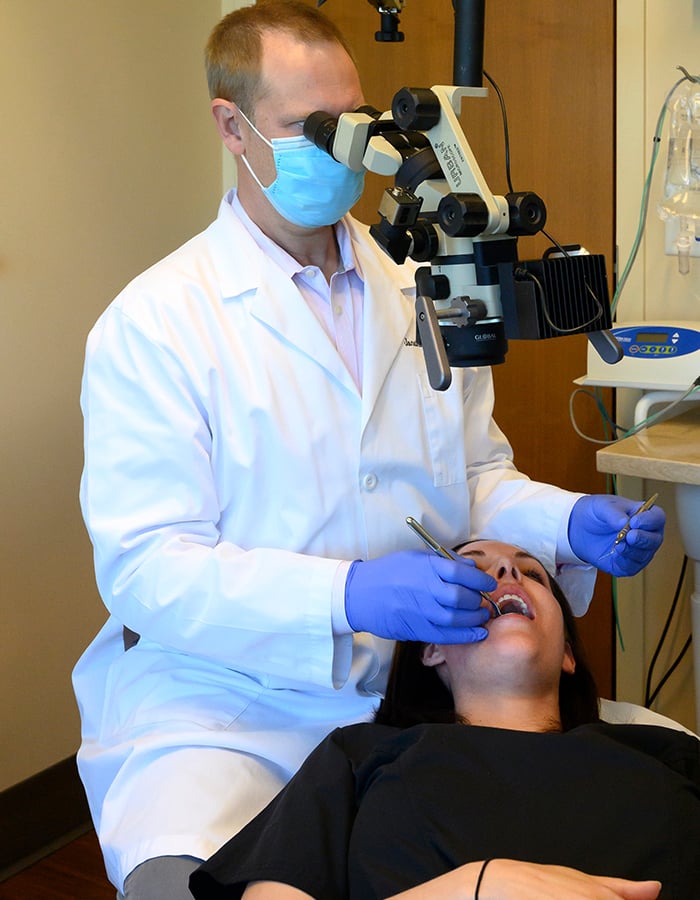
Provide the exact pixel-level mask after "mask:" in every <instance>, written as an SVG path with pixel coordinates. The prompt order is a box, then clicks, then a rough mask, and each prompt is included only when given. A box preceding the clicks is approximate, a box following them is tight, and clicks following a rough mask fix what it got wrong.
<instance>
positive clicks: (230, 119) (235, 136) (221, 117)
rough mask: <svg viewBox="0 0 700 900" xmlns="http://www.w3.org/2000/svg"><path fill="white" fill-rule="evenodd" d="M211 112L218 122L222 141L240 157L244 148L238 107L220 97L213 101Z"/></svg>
mask: <svg viewBox="0 0 700 900" xmlns="http://www.w3.org/2000/svg"><path fill="white" fill-rule="evenodd" d="M211 112H212V115H213V116H214V121H215V122H216V127H217V129H218V131H219V135H220V137H221V140H222V141H223V142H224V144H225V145H226V147H227V148H228V149H229V150H230V151H231V153H235V154H236V155H237V156H239V155H240V154H241V153H243V150H244V146H243V140H242V138H241V131H240V125H239V117H238V107H237V106H236V105H235V104H234V103H231V102H230V101H229V100H222V99H221V98H220V97H216V98H214V100H212V101H211Z"/></svg>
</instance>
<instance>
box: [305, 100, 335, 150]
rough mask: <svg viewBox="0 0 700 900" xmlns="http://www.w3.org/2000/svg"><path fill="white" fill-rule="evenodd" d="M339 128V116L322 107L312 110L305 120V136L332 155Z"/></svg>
mask: <svg viewBox="0 0 700 900" xmlns="http://www.w3.org/2000/svg"><path fill="white" fill-rule="evenodd" d="M337 128H338V120H337V118H336V117H335V116H332V115H331V114H330V113H327V112H324V111H323V110H322V109H321V110H318V112H312V113H311V115H310V116H308V117H307V118H306V120H305V121H304V137H305V138H306V139H307V140H309V141H311V143H312V144H316V146H317V147H318V148H319V150H325V151H326V153H328V154H329V155H330V156H332V155H333V140H334V138H335V132H336V130H337Z"/></svg>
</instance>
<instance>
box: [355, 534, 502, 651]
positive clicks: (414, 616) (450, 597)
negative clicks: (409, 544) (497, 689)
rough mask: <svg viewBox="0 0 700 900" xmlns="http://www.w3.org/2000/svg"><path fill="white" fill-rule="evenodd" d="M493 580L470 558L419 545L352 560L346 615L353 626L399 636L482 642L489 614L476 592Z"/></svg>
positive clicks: (442, 641)
mask: <svg viewBox="0 0 700 900" xmlns="http://www.w3.org/2000/svg"><path fill="white" fill-rule="evenodd" d="M495 588H496V581H495V579H493V578H492V577H491V576H490V575H487V574H486V572H482V571H481V570H480V569H477V568H476V566H475V565H474V562H473V560H465V559H444V558H443V557H442V556H437V555H436V554H433V553H426V552H423V551H421V550H406V551H400V552H398V553H390V554H389V555H387V556H380V557H378V558H377V559H371V560H367V561H365V562H363V561H362V560H355V562H353V563H352V564H351V566H350V569H349V571H348V576H347V580H346V582H345V615H346V616H347V620H348V622H349V624H350V627H351V628H352V630H353V631H368V632H370V633H371V634H376V635H377V637H383V638H390V639H393V640H398V641H428V642H430V641H435V642H436V643H439V644H469V643H472V642H474V641H483V639H484V638H485V637H486V635H487V634H488V631H487V630H486V629H485V628H483V627H481V626H483V624H484V622H486V621H487V620H488V619H489V618H490V615H491V614H490V612H489V610H487V609H485V608H484V607H482V606H481V595H480V594H479V591H493V590H495Z"/></svg>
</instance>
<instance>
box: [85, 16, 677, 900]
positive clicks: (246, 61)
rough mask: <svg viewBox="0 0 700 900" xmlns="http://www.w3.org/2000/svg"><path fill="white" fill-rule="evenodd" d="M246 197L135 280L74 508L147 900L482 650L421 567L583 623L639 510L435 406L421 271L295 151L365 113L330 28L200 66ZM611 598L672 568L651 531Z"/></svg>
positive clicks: (94, 340)
mask: <svg viewBox="0 0 700 900" xmlns="http://www.w3.org/2000/svg"><path fill="white" fill-rule="evenodd" d="M206 64H207V75H208V80H209V88H210V94H211V98H212V100H211V106H212V112H213V116H214V119H215V122H216V126H217V128H218V130H219V134H220V135H221V138H222V140H223V142H224V144H225V146H226V147H227V149H228V150H229V151H230V152H231V153H232V154H233V155H234V156H235V157H236V159H237V160H238V161H239V163H240V164H239V166H238V188H237V189H236V190H233V191H230V192H229V193H228V194H227V195H226V196H225V197H224V199H223V201H222V203H221V206H220V209H219V213H218V217H217V219H216V220H215V221H214V222H213V223H212V224H211V225H210V226H209V228H208V229H207V230H206V231H204V232H203V233H202V234H199V235H197V236H196V237H194V238H192V239H191V240H190V241H189V242H188V243H186V244H185V245H184V246H183V247H181V248H180V249H178V250H176V251H175V252H174V253H172V254H171V255H170V256H168V257H167V258H166V259H164V260H162V261H161V262H159V263H157V264H156V265H155V266H153V267H152V268H150V269H149V270H148V271H147V272H145V273H143V274H142V275H140V276H139V277H137V278H136V279H135V280H134V281H133V282H132V283H131V284H129V285H128V286H127V287H126V288H125V289H124V290H123V291H122V293H121V294H120V295H119V296H118V297H117V298H116V299H115V300H114V301H113V302H112V304H111V305H110V306H109V307H108V308H107V310H106V311H105V312H104V313H103V315H102V316H101V317H100V319H99V320H98V322H97V324H96V325H95V327H94V328H93V330H92V332H91V334H90V336H89V339H88V344H87V351H86V361H85V371H84V379H83V388H82V397H81V402H82V409H83V413H84V419H85V467H84V473H83V478H82V483H81V504H82V510H83V514H84V518H85V522H86V525H87V528H88V531H89V534H90V538H91V540H92V542H93V545H94V558H95V570H96V576H97V582H98V586H99V589H100V593H101V596H102V599H103V602H104V603H105V605H106V607H107V609H108V611H109V613H110V615H109V619H108V620H107V622H106V624H105V626H104V627H103V628H102V630H101V631H100V633H99V634H98V635H97V636H96V638H95V639H94V641H93V642H92V644H91V645H90V646H89V647H88V649H87V650H86V651H85V653H84V655H83V656H82V658H81V659H80V661H79V662H78V664H77V666H76V669H75V672H74V686H75V692H76V696H77V700H78V704H79V707H80V712H81V719H82V744H81V748H80V751H79V755H78V764H79V769H80V773H81V777H82V779H83V781H84V784H85V787H86V791H87V795H88V799H89V802H90V807H91V812H92V815H93V818H94V822H95V827H96V830H97V833H98V835H99V838H100V842H101V846H102V850H103V853H104V858H105V863H106V867H107V871H108V874H109V877H110V879H111V880H112V882H113V883H114V884H115V886H116V887H117V888H118V890H119V891H120V892H121V893H122V894H123V896H125V897H126V898H127V900H160V898H167V900H182V898H188V897H189V896H190V895H189V892H188V888H187V879H188V876H189V873H190V871H191V870H192V869H193V868H194V867H195V866H196V865H197V863H198V861H199V860H202V859H205V858H207V857H209V856H210V855H211V854H212V853H213V852H214V851H215V850H216V849H218V847H219V846H221V844H223V842H224V841H225V840H227V839H228V838H229V837H230V836H231V834H232V833H235V832H236V831H238V830H239V829H240V828H242V827H243V826H244V825H245V824H246V823H247V822H248V821H249V820H250V819H251V818H252V817H253V816H254V815H255V814H256V813H257V812H258V811H259V810H260V809H261V808H262V807H263V806H264V805H265V804H266V803H267V802H268V801H269V800H270V798H271V797H272V796H273V795H274V794H275V793H277V792H278V791H279V789H280V788H281V787H282V786H283V785H284V784H285V783H286V782H287V781H288V780H289V778H290V777H291V776H292V775H293V774H294V772H295V771H296V770H297V769H298V768H299V766H300V765H301V763H302V761H303V760H304V759H305V757H306V756H307V754H308V753H309V751H310V750H311V749H312V748H313V747H314V746H315V745H316V744H317V743H318V742H319V741H320V740H321V739H322V738H323V737H324V736H325V735H326V734H327V733H328V732H330V731H331V730H332V729H333V728H335V727H336V726H339V725H345V724H349V723H353V722H358V721H362V720H364V719H366V718H368V717H369V716H370V715H371V712H372V710H373V708H374V706H375V705H376V701H377V697H379V696H381V694H382V691H383V688H384V683H385V677H386V671H387V668H388V665H389V662H390V658H391V651H392V646H393V643H392V642H393V640H394V639H406V638H412V639H418V640H423V641H435V642H441V643H460V642H462V643H464V642H469V641H476V640H481V639H483V638H484V637H485V636H486V634H487V632H486V630H485V629H484V628H483V627H482V626H483V624H484V619H485V618H486V617H487V615H488V614H487V613H486V611H485V610H483V609H481V607H480V602H481V597H480V594H479V591H481V590H489V589H490V588H491V587H493V582H492V579H491V578H490V576H489V575H487V574H485V573H483V572H481V571H479V570H478V569H477V568H476V567H475V566H473V565H471V564H469V563H468V562H466V561H462V560H457V561H455V560H444V559H440V558H438V557H436V556H434V555H432V554H429V553H425V552H423V551H421V550H419V549H417V546H416V542H415V540H414V539H413V538H412V537H411V535H410V532H409V531H408V529H407V528H406V526H405V517H406V515H412V516H414V517H416V518H418V519H420V520H422V521H424V522H425V523H426V525H427V526H428V527H429V529H430V530H431V531H432V532H433V533H435V534H436V535H438V537H439V538H440V539H441V540H442V541H443V543H445V544H447V545H450V544H455V543H457V542H458V541H460V540H464V539H466V538H467V537H469V536H470V535H471V534H475V533H481V534H485V533H488V534H489V535H491V536H492V537H494V539H498V538H499V537H502V538H507V539H508V540H509V541H514V542H516V543H519V544H522V545H527V546H528V547H529V548H531V550H532V552H533V553H535V554H536V555H537V556H538V557H539V558H540V559H542V560H543V561H544V562H545V563H547V564H549V565H550V566H551V567H552V568H553V569H554V568H556V569H558V571H559V574H560V578H561V579H562V581H564V582H565V583H566V585H567V590H568V592H569V595H570V597H571V599H572V601H573V604H574V607H575V610H576V611H577V612H578V613H579V614H580V613H583V612H584V611H585V609H586V607H587V604H588V601H589V599H590V595H591V591H592V586H593V582H594V579H595V567H596V566H597V565H598V564H599V562H600V557H601V556H604V554H605V553H606V552H607V550H608V549H609V547H610V545H611V544H612V542H613V540H614V537H615V535H616V533H617V532H618V531H619V530H620V528H621V527H622V525H623V524H624V523H625V522H626V520H627V515H628V513H630V512H631V511H632V510H633V509H634V506H635V505H634V504H633V503H631V502H630V501H626V500H623V499H621V498H614V497H602V496H600V497H586V496H584V497H582V496H581V495H580V494H574V493H570V492H566V491H562V490H559V489H557V488H554V487H551V486H548V485H544V484H538V483H535V482H532V481H530V480H528V479H527V477H526V476H524V475H522V474H521V473H519V472H518V471H517V470H516V469H515V466H514V464H513V460H512V452H511V448H510V446H509V444H508V442H507V440H506V439H505V437H504V435H503V434H502V432H501V431H500V430H499V429H498V427H497V425H496V424H495V422H494V421H493V419H492V417H491V414H492V407H493V387H492V379H491V373H490V371H489V369H487V368H480V369H460V370H456V371H455V373H454V378H453V383H452V385H451V387H450V389H449V390H447V391H445V392H435V391H433V390H432V389H431V388H430V386H429V384H428V380H427V376H426V373H425V370H424V361H423V357H422V353H421V350H420V348H417V347H415V346H414V345H413V340H412V339H413V336H414V333H415V317H414V305H413V302H414V268H413V266H412V264H406V265H404V266H396V265H395V264H394V263H393V262H392V261H391V260H390V259H389V258H388V257H386V256H385V255H384V254H383V253H382V252H381V251H380V250H379V249H378V248H377V247H376V246H375V245H374V242H373V241H372V239H371V238H370V237H369V234H368V230H367V228H366V227H365V226H363V225H361V224H360V223H358V222H357V221H356V220H355V219H353V218H352V217H351V216H349V215H348V211H349V209H350V208H351V207H352V205H353V204H354V202H355V201H356V200H357V198H358V197H359V196H360V193H361V190H362V176H361V175H358V174H357V173H354V172H350V171H349V170H347V169H346V168H345V167H343V166H341V165H339V164H338V163H335V162H334V161H333V160H332V159H330V157H328V156H327V155H325V154H323V153H322V152H321V151H319V150H317V149H316V148H315V147H314V146H313V145H312V144H310V143H309V142H307V141H306V140H305V139H304V137H303V135H302V125H303V122H304V120H305V118H306V117H307V116H308V115H309V114H310V113H311V112H314V111H316V110H319V109H323V110H327V111H328V112H330V113H331V114H333V115H339V114H340V113H342V112H345V111H347V110H351V109H354V108H355V107H357V106H359V105H361V104H362V103H363V100H364V98H363V95H362V89H361V86H360V81H359V78H358V74H357V71H356V68H355V65H354V63H353V61H352V58H351V55H350V52H349V50H348V48H347V46H346V44H345V42H344V40H343V38H342V36H341V35H340V34H339V33H338V32H337V30H336V29H335V26H334V25H332V23H330V22H329V21H328V20H327V19H326V18H325V17H324V16H322V15H321V13H319V12H318V11H316V10H315V9H314V8H313V7H312V6H311V5H310V4H307V3H303V2H284V0H263V2H258V3H257V4H256V5H254V6H250V7H245V8H243V9H240V10H238V11H236V12H233V13H231V14H229V15H228V16H226V17H225V18H224V19H223V20H222V21H221V22H220V23H219V24H218V25H217V26H216V28H215V29H214V31H213V32H212V34H211V36H210V39H209V42H208V45H207V50H206ZM631 524H632V527H631V530H630V531H629V533H628V535H627V538H626V540H625V541H624V542H622V543H620V544H619V545H618V547H617V548H616V550H615V553H614V555H613V556H604V564H605V565H606V566H607V568H608V571H614V572H615V574H633V573H634V572H636V571H639V569H641V568H642V567H643V566H644V565H645V564H646V563H647V562H648V561H649V560H650V559H651V557H652V555H653V553H654V552H655V550H656V549H657V547H658V546H659V544H660V543H661V539H662V532H663V513H662V512H661V511H660V510H659V509H652V510H650V511H649V512H646V513H644V514H643V515H639V516H637V517H636V518H633V519H632V523H631Z"/></svg>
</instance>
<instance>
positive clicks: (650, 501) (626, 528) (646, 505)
mask: <svg viewBox="0 0 700 900" xmlns="http://www.w3.org/2000/svg"><path fill="white" fill-rule="evenodd" d="M658 498H659V495H658V494H652V495H651V497H649V499H648V500H645V501H644V503H642V505H641V506H640V507H639V509H637V510H635V511H634V512H633V513H632V515H631V516H629V517H628V518H627V523H626V524H625V525H623V526H622V528H621V529H620V530H619V531H618V533H617V537H616V538H615V543H614V544H613V545H612V547H611V548H610V553H612V551H613V550H614V549H615V547H617V545H618V544H621V543H622V542H623V541H624V539H625V537H626V536H627V533H628V531H629V530H630V528H631V525H630V522H631V521H632V519H633V518H634V516H638V515H639V513H643V512H646V511H647V510H648V509H651V508H652V506H653V505H654V504H655V503H656V501H657V500H658Z"/></svg>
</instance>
